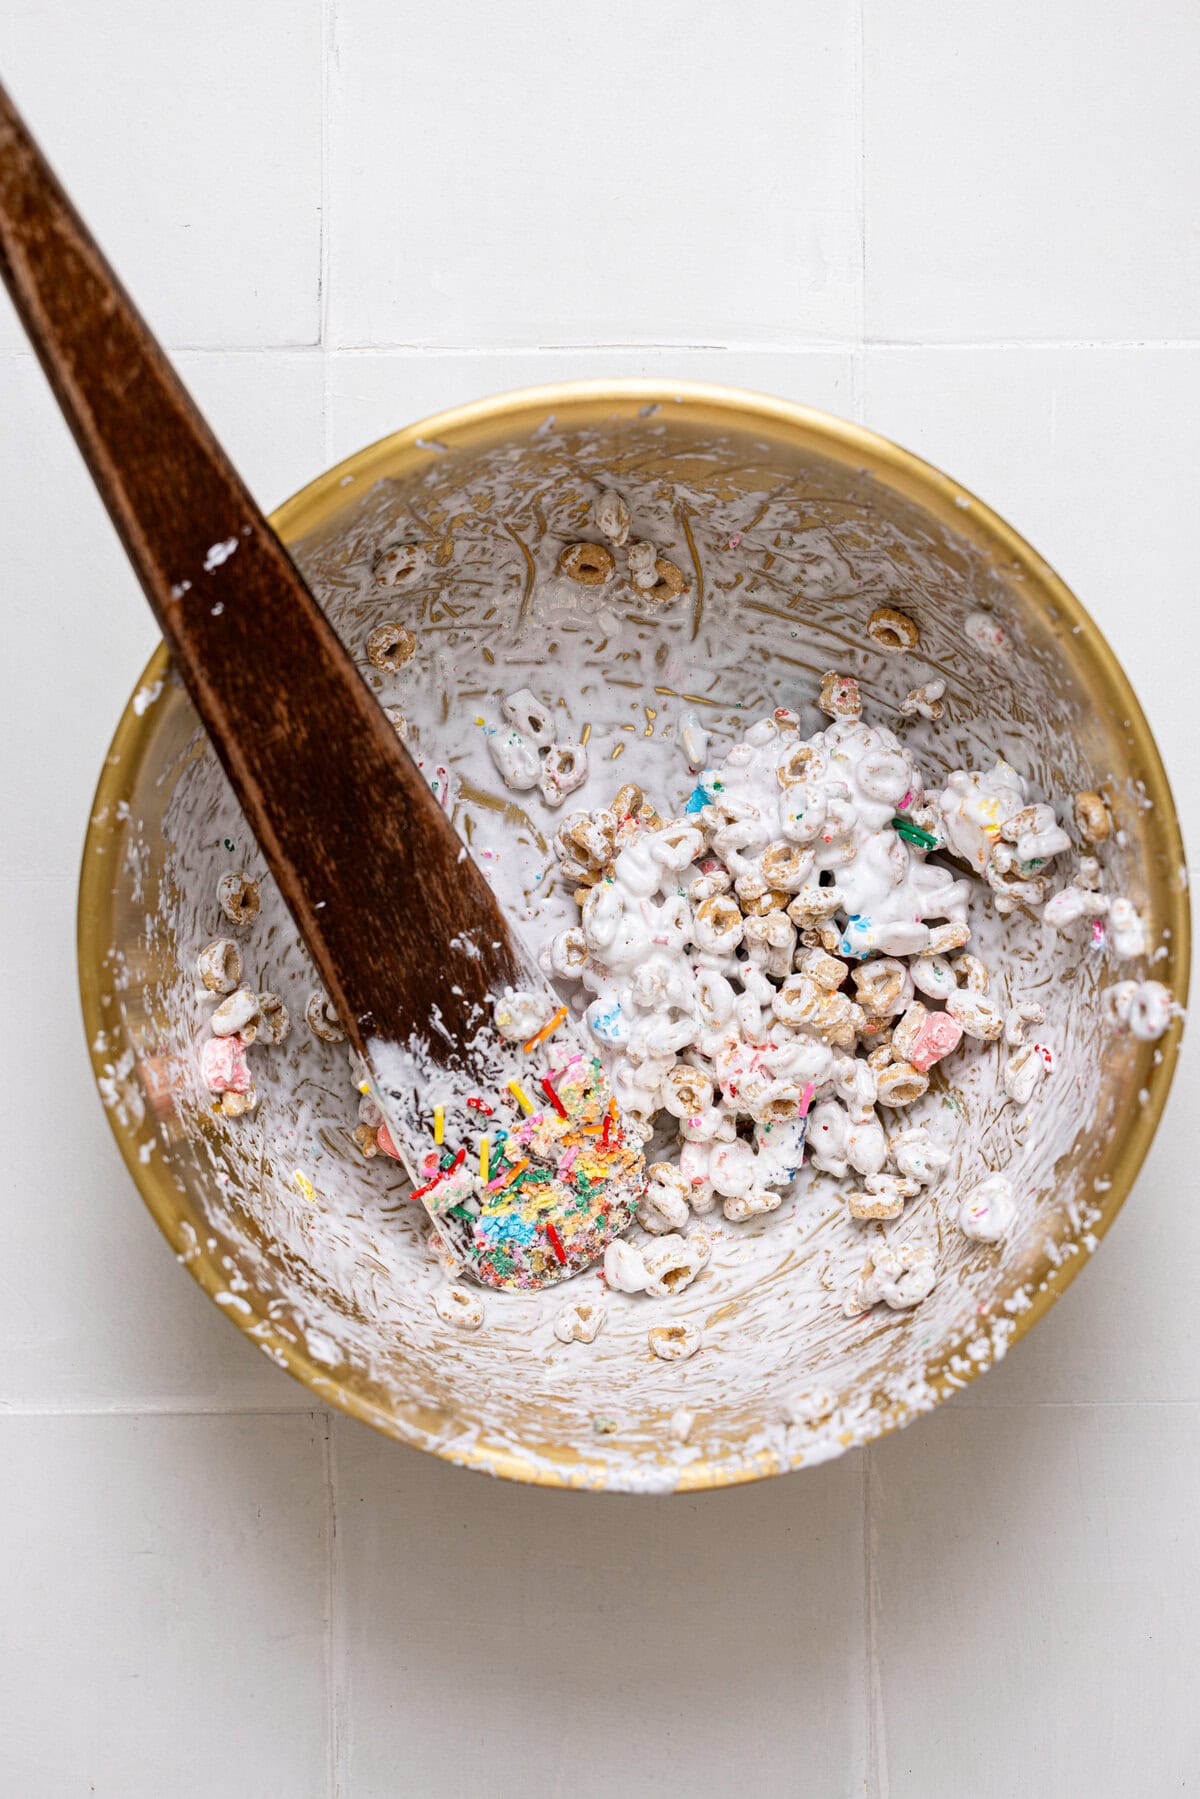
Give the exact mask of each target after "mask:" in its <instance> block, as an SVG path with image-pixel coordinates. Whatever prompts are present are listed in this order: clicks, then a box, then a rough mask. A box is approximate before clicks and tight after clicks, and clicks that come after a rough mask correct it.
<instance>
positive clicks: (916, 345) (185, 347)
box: [0, 335, 1200, 362]
mask: <svg viewBox="0 0 1200 1799" xmlns="http://www.w3.org/2000/svg"><path fill="white" fill-rule="evenodd" d="M165 348H166V351H167V354H168V356H270V357H275V356H320V355H329V356H480V357H483V356H533V357H537V356H572V355H582V354H585V353H587V354H604V355H626V354H630V355H643V354H646V353H649V352H659V351H675V352H678V353H679V354H681V355H702V354H720V355H739V356H758V355H761V356H815V355H826V356H837V355H843V356H844V355H848V354H852V353H853V352H854V351H855V350H864V349H865V350H881V351H884V352H888V351H899V352H901V353H903V352H906V351H913V350H918V351H926V350H929V351H934V350H936V351H944V350H964V351H971V350H987V351H994V350H1037V351H1046V350H1089V351H1094V352H1096V353H1097V354H1103V353H1104V352H1105V351H1111V350H1147V351H1149V350H1154V351H1159V350H1163V351H1178V352H1184V353H1186V352H1193V353H1194V352H1196V351H1200V337H1012V338H1003V337H974V338H953V339H951V338H929V339H921V338H901V337H870V336H865V335H864V336H863V337H861V338H860V337H806V338H767V337H764V338H729V339H728V340H727V341H725V342H722V343H701V342H689V341H687V340H685V339H683V338H680V339H678V340H676V341H673V342H663V341H658V340H640V339H634V338H629V339H626V340H625V341H622V342H616V341H611V342H604V343H590V342H583V341H581V342H579V343H562V344H554V343H547V344H541V343H539V344H532V343H485V342H474V343H453V342H446V343H438V342H435V341H432V340H431V341H430V342H428V343H418V342H410V343H403V342H381V343H373V344H336V345H333V344H330V345H323V344H322V343H321V341H320V339H319V338H318V339H313V340H310V341H308V342H305V343H301V342H295V343H275V344H168V345H166V346H165ZM32 358H33V351H32V350H30V349H28V348H24V347H22V346H21V345H20V344H9V345H0V362H3V361H14V362H16V361H26V362H28V361H30V360H32Z"/></svg>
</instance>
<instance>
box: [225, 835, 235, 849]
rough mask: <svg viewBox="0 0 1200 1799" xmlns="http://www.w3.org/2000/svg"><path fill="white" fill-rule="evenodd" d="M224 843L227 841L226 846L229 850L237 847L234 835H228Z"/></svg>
mask: <svg viewBox="0 0 1200 1799" xmlns="http://www.w3.org/2000/svg"><path fill="white" fill-rule="evenodd" d="M224 843H225V848H226V849H227V850H232V849H234V848H235V847H236V846H235V844H234V841H233V838H232V837H226V838H225V839H224Z"/></svg>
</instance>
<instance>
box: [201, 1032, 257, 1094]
mask: <svg viewBox="0 0 1200 1799" xmlns="http://www.w3.org/2000/svg"><path fill="white" fill-rule="evenodd" d="M200 1072H201V1074H202V1075H203V1076H204V1085H205V1086H206V1087H207V1088H208V1090H209V1092H210V1093H248V1092H249V1091H250V1069H249V1067H248V1066H247V1063H246V1045H245V1044H244V1043H243V1042H242V1040H241V1038H240V1037H238V1036H236V1035H235V1036H232V1037H210V1038H209V1039H208V1041H207V1042H206V1043H205V1045H204V1047H203V1049H202V1050H201V1051H200Z"/></svg>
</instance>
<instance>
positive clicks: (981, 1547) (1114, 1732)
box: [869, 1404, 1200, 1799]
mask: <svg viewBox="0 0 1200 1799" xmlns="http://www.w3.org/2000/svg"><path fill="white" fill-rule="evenodd" d="M870 1453H871V1470H870V1477H869V1478H870V1489H871V1525H872V1540H873V1545H874V1555H875V1568H876V1593H875V1617H874V1620H873V1629H874V1632H875V1638H876V1642H877V1645H878V1652H879V1671H880V1672H879V1697H880V1718H879V1738H880V1743H881V1746H884V1747H885V1762H884V1765H885V1766H886V1769H887V1783H886V1786H884V1787H883V1789H882V1790H883V1791H884V1792H886V1793H887V1794H888V1799H929V1795H930V1794H939V1795H941V1794H945V1795H947V1796H948V1799H949V1796H951V1795H958V1794H963V1793H971V1794H972V1795H975V1796H976V1799H1012V1796H1013V1795H1015V1794H1020V1793H1039V1794H1040V1793H1045V1794H1063V1795H1066V1794H1081V1793H1097V1794H1106V1795H1107V1794H1113V1795H1116V1794H1120V1795H1121V1796H1122V1799H1157V1796H1158V1795H1160V1794H1165V1793H1178V1792H1184V1791H1186V1790H1188V1787H1189V1784H1190V1782H1191V1781H1192V1780H1193V1779H1194V1777H1195V1772H1196V1768H1197V1765H1198V1764H1200V1717H1198V1714H1197V1709H1196V1703H1195V1680H1194V1670H1193V1666H1192V1661H1193V1658H1192V1655H1191V1653H1190V1650H1189V1649H1188V1647H1187V1646H1188V1645H1193V1644H1194V1642H1195V1599H1196V1591H1197V1583H1198V1582H1200V1547H1198V1543H1197V1537H1196V1531H1195V1481H1196V1467H1197V1464H1198V1463H1200V1412H1198V1411H1197V1409H1196V1407H1194V1406H1096V1407H1061V1408H1059V1407H1056V1408H1053V1409H1049V1410H1045V1409H1043V1410H1036V1411H1020V1412H1005V1413H1000V1414H996V1413H988V1414H984V1413H981V1412H972V1411H968V1410H965V1409H960V1408H959V1406H958V1405H957V1404H956V1405H954V1406H951V1407H948V1408H945V1409H944V1410H943V1411H941V1412H939V1413H938V1414H937V1415H936V1416H935V1417H933V1418H930V1419H927V1420H926V1421H925V1423H924V1424H923V1426H922V1427H921V1428H920V1429H919V1430H910V1431H906V1432H904V1433H903V1434H902V1435H901V1436H899V1437H896V1438H892V1439H890V1440H889V1441H888V1442H886V1443H882V1444H880V1445H878V1446H877V1447H876V1448H874V1449H873V1450H872V1451H871V1452H870Z"/></svg>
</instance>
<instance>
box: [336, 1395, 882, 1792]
mask: <svg viewBox="0 0 1200 1799" xmlns="http://www.w3.org/2000/svg"><path fill="white" fill-rule="evenodd" d="M334 1443H335V1450H336V1455H337V1476H336V1478H337V1520H338V1522H337V1529H338V1542H339V1556H340V1566H339V1581H338V1598H337V1605H338V1615H337V1618H336V1637H335V1641H336V1643H337V1645H338V1648H339V1657H338V1660H339V1664H340V1667H341V1686H340V1691H339V1694H338V1699H337V1703H338V1707H339V1737H340V1744H341V1747H340V1755H339V1766H340V1769H341V1772H342V1779H343V1783H344V1790H345V1791H346V1792H347V1793H348V1794H352V1795H353V1799H391V1795H393V1794H394V1793H396V1792H397V1790H398V1780H399V1778H400V1777H399V1770H400V1769H401V1768H402V1769H403V1771H404V1772H403V1779H404V1781H406V1782H407V1783H409V1785H408V1786H407V1787H406V1788H405V1790H410V1791H413V1792H422V1793H437V1794H450V1793H455V1794H457V1793H467V1792H484V1793H486V1794H487V1795H488V1799H523V1796H524V1795H527V1794H531V1793H563V1794H567V1793H569V1794H572V1795H578V1796H579V1799H599V1796H601V1795H604V1796H605V1799H607V1796H608V1795H613V1799H618V1796H620V1799H624V1796H625V1795H628V1794H631V1793H639V1794H640V1793H647V1794H649V1793H682V1792H687V1793H689V1794H695V1795H697V1799H707V1796H709V1795H712V1796H713V1799H717V1796H718V1795H723V1794H728V1793H730V1792H732V1791H735V1790H738V1789H739V1788H742V1787H744V1788H745V1790H746V1791H748V1792H752V1793H756V1794H763V1795H771V1796H773V1795H779V1796H780V1799H782V1796H783V1795H785V1794H786V1795H789V1796H790V1799H809V1796H811V1799H826V1796H827V1795H830V1794H834V1793H845V1794H847V1795H848V1794H851V1793H855V1794H857V1793H860V1792H862V1791H864V1790H866V1789H865V1788H864V1781H865V1779H866V1775H867V1760H868V1751H867V1714H866V1710H865V1706H864V1703H863V1699H864V1692H865V1686H864V1680H865V1668H866V1662H865V1647H866V1644H865V1634H864V1631H865V1591H864V1581H863V1569H864V1562H863V1511H862V1487H861V1482H862V1463H861V1458H858V1457H851V1458H848V1459H846V1460H843V1461H841V1462H838V1463H835V1464H833V1465H831V1466H829V1467H826V1468H820V1469H816V1470H814V1471H813V1473H812V1474H811V1475H810V1476H808V1477H807V1478H806V1479H805V1480H804V1481H802V1482H800V1481H784V1482H768V1483H766V1484H765V1485H762V1486H760V1487H758V1488H755V1489H753V1490H749V1489H748V1490H745V1491H741V1492H726V1493H716V1494H710V1495H706V1496H703V1497H701V1498H698V1499H675V1500H672V1501H671V1502H670V1503H668V1504H666V1505H656V1504H653V1503H651V1504H650V1505H643V1504H641V1503H640V1502H639V1501H638V1500H636V1499H635V1500H632V1501H631V1500H629V1499H622V1498H615V1497H607V1498H597V1497H595V1496H591V1495H585V1494H575V1493H554V1492H550V1493H547V1492H538V1491H535V1490H532V1489H523V1488H519V1487H512V1486H508V1485H505V1484H504V1483H503V1482H493V1481H488V1480H486V1479H481V1478H479V1477H477V1476H470V1477H468V1476H464V1475H463V1474H462V1473H460V1472H458V1471H457V1470H455V1469H452V1468H447V1467H445V1466H444V1465H442V1464H441V1463H437V1462H433V1461H431V1460H429V1459H428V1458H425V1457H421V1456H418V1455H415V1454H412V1453H410V1452H409V1451H406V1450H397V1449H396V1448H395V1447H394V1446H392V1445H390V1444H388V1443H386V1442H383V1441H381V1440H379V1439H377V1438H374V1437H372V1436H370V1435H369V1434H368V1433H367V1432H366V1431H364V1430H360V1429H358V1428H357V1427H355V1426H354V1425H351V1424H346V1423H345V1422H344V1421H336V1422H335V1425H334ZM418 1535H419V1539H420V1552H419V1554H412V1553H401V1554H398V1553H397V1548H398V1546H399V1545H401V1544H403V1543H407V1544H408V1545H409V1548H410V1550H411V1549H412V1548H414V1547H415V1540H416V1537H417V1536H418ZM718 1719H719V1720H720V1721H719V1723H718V1721H717V1720H718Z"/></svg>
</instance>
